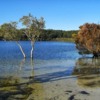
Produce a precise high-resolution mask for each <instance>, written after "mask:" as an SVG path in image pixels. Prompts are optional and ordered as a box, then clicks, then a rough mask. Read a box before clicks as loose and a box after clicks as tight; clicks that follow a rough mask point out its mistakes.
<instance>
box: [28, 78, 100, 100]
mask: <svg viewBox="0 0 100 100" xmlns="http://www.w3.org/2000/svg"><path fill="white" fill-rule="evenodd" d="M40 87H42V88H37V89H39V93H38V95H35V94H32V95H31V96H30V99H28V100H31V99H32V98H34V99H33V100H99V99H100V88H99V87H95V88H88V87H83V86H80V85H78V81H77V79H76V78H75V77H68V78H66V79H61V80H56V81H50V82H46V83H41V86H40ZM36 91H37V90H36Z"/></svg>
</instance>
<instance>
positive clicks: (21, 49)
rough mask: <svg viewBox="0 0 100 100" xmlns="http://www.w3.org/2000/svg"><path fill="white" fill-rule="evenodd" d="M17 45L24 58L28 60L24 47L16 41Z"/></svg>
mask: <svg viewBox="0 0 100 100" xmlns="http://www.w3.org/2000/svg"><path fill="white" fill-rule="evenodd" d="M16 43H17V45H18V46H19V48H20V51H21V52H22V54H23V57H24V58H26V55H25V53H24V50H23V48H22V46H21V45H20V43H19V42H18V41H16Z"/></svg>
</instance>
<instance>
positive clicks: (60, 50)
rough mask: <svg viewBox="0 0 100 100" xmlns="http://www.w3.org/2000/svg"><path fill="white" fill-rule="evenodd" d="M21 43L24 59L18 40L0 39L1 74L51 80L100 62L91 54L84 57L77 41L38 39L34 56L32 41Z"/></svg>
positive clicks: (45, 80)
mask: <svg viewBox="0 0 100 100" xmlns="http://www.w3.org/2000/svg"><path fill="white" fill-rule="evenodd" d="M20 43H21V45H22V47H23V48H24V51H25V53H26V55H27V59H26V60H25V59H23V56H22V54H21V52H20V50H19V48H18V46H17V45H16V43H15V42H4V41H1V42H0V77H6V76H15V77H19V78H23V79H25V78H28V77H31V76H34V79H35V80H38V81H40V82H48V81H52V80H56V79H58V78H59V79H61V78H63V77H67V76H69V75H77V74H78V75H79V74H82V72H86V70H87V68H88V67H89V66H94V67H95V66H99V65H100V63H99V60H98V61H94V60H93V59H92V58H83V57H82V56H81V55H79V54H78V51H77V50H76V48H75V44H74V43H68V42H36V43H35V46H34V54H33V55H34V59H33V60H31V59H30V49H31V46H30V42H28V41H22V42H20ZM86 66H88V67H86ZM82 68H84V70H83V69H82ZM81 69H82V71H81ZM89 70H90V68H89ZM91 70H94V69H91ZM95 70H97V69H95ZM80 72H81V73H80ZM87 73H91V74H95V73H97V72H96V71H90V72H88V71H87ZM98 73H99V71H98ZM83 74H86V73H83Z"/></svg>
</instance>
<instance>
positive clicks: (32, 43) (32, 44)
mask: <svg viewBox="0 0 100 100" xmlns="http://www.w3.org/2000/svg"><path fill="white" fill-rule="evenodd" d="M31 46H32V49H31V58H33V49H34V42H33V41H31Z"/></svg>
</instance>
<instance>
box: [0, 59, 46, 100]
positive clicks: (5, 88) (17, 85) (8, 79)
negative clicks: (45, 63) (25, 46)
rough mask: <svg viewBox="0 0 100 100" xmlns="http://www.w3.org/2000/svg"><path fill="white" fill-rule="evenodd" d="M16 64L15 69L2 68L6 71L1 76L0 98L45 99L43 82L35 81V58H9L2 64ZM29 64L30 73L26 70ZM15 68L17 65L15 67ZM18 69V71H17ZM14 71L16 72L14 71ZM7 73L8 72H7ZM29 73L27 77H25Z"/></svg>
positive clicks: (17, 99) (3, 99)
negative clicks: (14, 59) (13, 59)
mask: <svg viewBox="0 0 100 100" xmlns="http://www.w3.org/2000/svg"><path fill="white" fill-rule="evenodd" d="M4 63H5V65H6V64H9V65H8V66H11V65H13V66H16V67H17V68H16V69H15V70H12V69H10V70H11V71H12V72H11V74H10V72H8V71H7V69H5V68H2V69H3V70H2V71H4V72H5V73H2V74H1V76H0V100H26V99H27V100H31V99H32V98H33V99H36V100H44V97H43V96H44V94H43V86H42V84H41V83H39V82H37V81H34V70H33V69H34V68H33V67H34V62H33V60H32V59H31V60H26V59H23V60H16V61H13V62H12V60H7V61H5V62H2V63H1V65H4ZM26 66H28V68H29V73H27V71H25V70H26V69H25V68H27V67H26ZM14 68H15V67H14ZM16 70H17V71H16ZM13 71H14V72H13ZM6 73H7V74H6ZM24 73H27V76H26V77H23V76H24V75H26V74H24ZM14 74H15V75H14Z"/></svg>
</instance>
